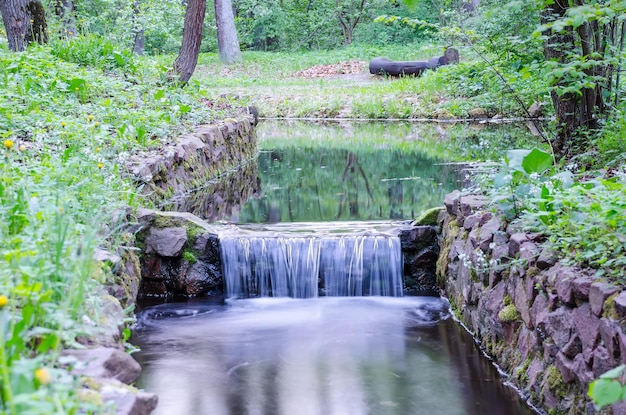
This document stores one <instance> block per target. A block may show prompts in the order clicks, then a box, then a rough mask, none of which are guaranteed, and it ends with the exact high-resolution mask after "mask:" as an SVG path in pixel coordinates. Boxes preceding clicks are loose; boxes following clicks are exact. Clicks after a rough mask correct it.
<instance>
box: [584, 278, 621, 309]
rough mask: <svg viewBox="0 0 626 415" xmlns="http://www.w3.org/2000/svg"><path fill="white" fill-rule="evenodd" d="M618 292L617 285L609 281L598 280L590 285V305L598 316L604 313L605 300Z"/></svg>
mask: <svg viewBox="0 0 626 415" xmlns="http://www.w3.org/2000/svg"><path fill="white" fill-rule="evenodd" d="M616 292H617V287H616V286H614V285H613V284H610V283H608V282H602V281H597V282H594V283H592V284H591V287H589V305H590V306H591V311H592V312H593V314H595V315H596V316H599V315H601V314H602V310H603V309H604V301H605V300H606V299H607V298H609V297H610V296H611V295H613V294H615V293H616Z"/></svg>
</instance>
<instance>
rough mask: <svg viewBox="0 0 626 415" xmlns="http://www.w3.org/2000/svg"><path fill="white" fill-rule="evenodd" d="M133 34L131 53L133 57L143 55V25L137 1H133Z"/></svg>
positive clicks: (144, 46)
mask: <svg viewBox="0 0 626 415" xmlns="http://www.w3.org/2000/svg"><path fill="white" fill-rule="evenodd" d="M133 33H134V34H135V41H134V43H133V53H134V54H135V55H143V51H144V49H145V48H146V37H145V34H144V30H143V25H142V24H141V8H140V7H139V0H134V1H133Z"/></svg>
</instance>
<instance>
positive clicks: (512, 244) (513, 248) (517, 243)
mask: <svg viewBox="0 0 626 415" xmlns="http://www.w3.org/2000/svg"><path fill="white" fill-rule="evenodd" d="M527 240H528V238H527V236H526V234H525V233H514V234H513V235H511V237H510V238H509V257H510V258H517V256H518V255H519V251H520V247H521V245H522V244H523V243H524V242H526V241H527Z"/></svg>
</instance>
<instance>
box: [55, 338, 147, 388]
mask: <svg viewBox="0 0 626 415" xmlns="http://www.w3.org/2000/svg"><path fill="white" fill-rule="evenodd" d="M63 355H64V356H69V357H73V358H74V359H76V362H75V363H73V364H70V365H71V368H70V370H71V373H72V374H74V375H77V376H90V377H94V378H105V379H115V380H118V381H120V382H123V383H131V382H134V381H135V379H137V377H139V373H141V366H139V363H137V362H136V361H135V359H133V358H132V357H131V356H130V355H129V354H128V353H125V352H124V351H122V350H120V349H117V348H112V347H96V348H93V349H81V350H64V351H63Z"/></svg>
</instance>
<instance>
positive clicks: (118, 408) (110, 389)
mask: <svg viewBox="0 0 626 415" xmlns="http://www.w3.org/2000/svg"><path fill="white" fill-rule="evenodd" d="M100 396H102V400H103V401H105V402H113V404H114V406H115V414H116V415H149V414H150V413H152V411H154V410H155V409H156V407H157V403H158V397H157V395H155V394H154V393H150V392H145V391H142V390H137V389H135V388H133V387H128V386H126V385H123V384H120V383H116V382H115V381H108V382H102V384H101V385H100Z"/></svg>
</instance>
